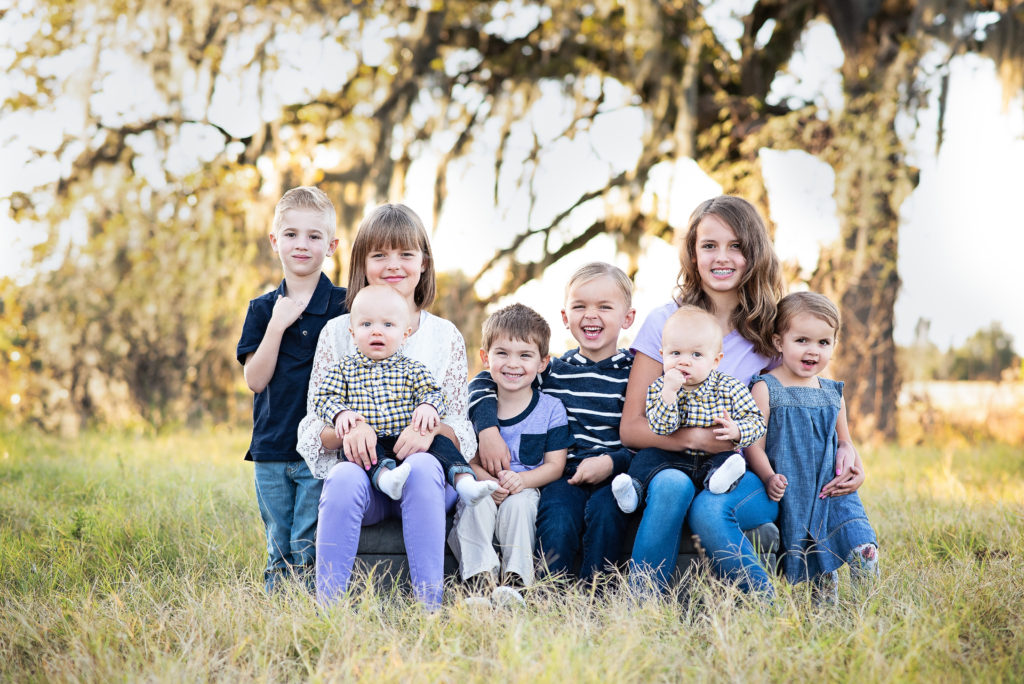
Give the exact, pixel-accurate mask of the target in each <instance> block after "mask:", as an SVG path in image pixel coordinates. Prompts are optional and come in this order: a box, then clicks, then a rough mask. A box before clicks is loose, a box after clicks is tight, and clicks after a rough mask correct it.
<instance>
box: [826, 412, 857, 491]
mask: <svg viewBox="0 0 1024 684" xmlns="http://www.w3.org/2000/svg"><path fill="white" fill-rule="evenodd" d="M846 415H847V414H846V399H845V398H841V399H840V400H839V416H838V417H837V418H836V436H837V437H838V438H839V448H838V450H837V451H836V476H835V478H834V479H833V480H832V481H831V482H829V483H828V484H826V485H825V486H824V487H822V488H821V497H822V498H824V497H826V496H843V495H844V494H851V493H853V492H855V491H857V490H858V489H860V486H861V485H862V484H864V479H865V474H864V464H863V463H862V462H861V460H860V454H859V453H858V452H857V449H856V448H855V447H854V446H853V439H852V438H851V437H850V426H849V424H848V422H847V419H846Z"/></svg>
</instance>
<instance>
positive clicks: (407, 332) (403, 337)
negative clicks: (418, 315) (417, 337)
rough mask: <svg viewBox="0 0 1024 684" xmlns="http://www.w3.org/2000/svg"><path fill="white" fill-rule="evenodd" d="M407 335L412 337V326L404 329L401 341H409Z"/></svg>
mask: <svg viewBox="0 0 1024 684" xmlns="http://www.w3.org/2000/svg"><path fill="white" fill-rule="evenodd" d="M409 335H412V326H411V325H410V326H409V327H408V328H406V329H405V334H404V335H402V339H403V340H407V339H409Z"/></svg>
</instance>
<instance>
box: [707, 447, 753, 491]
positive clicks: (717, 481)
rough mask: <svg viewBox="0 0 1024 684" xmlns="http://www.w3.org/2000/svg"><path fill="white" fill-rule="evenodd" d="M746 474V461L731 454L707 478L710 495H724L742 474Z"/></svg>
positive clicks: (737, 455)
mask: <svg viewBox="0 0 1024 684" xmlns="http://www.w3.org/2000/svg"><path fill="white" fill-rule="evenodd" d="M745 472H747V461H746V460H745V459H744V458H743V456H741V455H740V454H733V455H732V456H730V457H729V458H727V459H725V463H723V464H722V465H721V466H719V467H718V470H716V471H715V472H713V473H711V477H709V478H708V491H709V492H711V493H712V494H725V493H726V492H727V491H729V490H730V489H732V486H733V485H734V484H736V483H737V482H739V480H740V478H741V477H743V473H745Z"/></svg>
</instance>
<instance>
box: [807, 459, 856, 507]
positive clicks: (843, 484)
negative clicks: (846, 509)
mask: <svg viewBox="0 0 1024 684" xmlns="http://www.w3.org/2000/svg"><path fill="white" fill-rule="evenodd" d="M862 484H864V469H863V468H861V467H860V466H858V465H857V464H856V463H854V464H852V465H851V466H850V467H849V469H847V470H846V471H844V472H842V473H840V474H839V475H837V476H836V477H835V478H833V479H832V480H831V481H830V482H829V483H828V484H826V485H825V486H824V487H822V488H821V494H819V495H818V498H819V499H824V498H825V497H827V496H845V495H846V494H852V493H853V492H855V491H857V490H858V489H859V488H860V486H861V485H862Z"/></svg>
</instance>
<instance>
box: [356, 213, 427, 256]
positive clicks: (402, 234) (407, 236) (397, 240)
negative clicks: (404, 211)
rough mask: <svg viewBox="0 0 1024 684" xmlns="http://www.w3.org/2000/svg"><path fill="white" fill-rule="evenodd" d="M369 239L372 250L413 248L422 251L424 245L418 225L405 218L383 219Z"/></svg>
mask: <svg viewBox="0 0 1024 684" xmlns="http://www.w3.org/2000/svg"><path fill="white" fill-rule="evenodd" d="M367 237H369V238H370V239H369V240H368V241H367V242H368V245H369V249H370V251H377V250H392V249H412V250H416V251H418V252H422V251H424V250H423V245H422V244H420V242H421V239H420V235H419V231H418V230H416V226H414V225H412V224H411V223H409V222H408V221H404V220H397V221H396V220H391V221H387V220H384V221H381V222H379V223H378V224H377V225H376V226H374V228H373V230H372V232H371V234H370V235H369V236H367Z"/></svg>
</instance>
